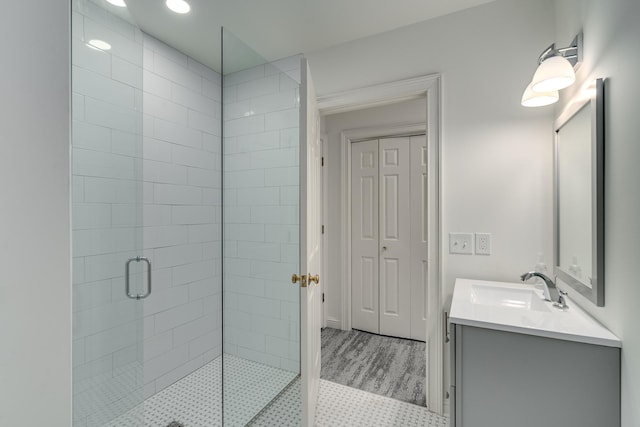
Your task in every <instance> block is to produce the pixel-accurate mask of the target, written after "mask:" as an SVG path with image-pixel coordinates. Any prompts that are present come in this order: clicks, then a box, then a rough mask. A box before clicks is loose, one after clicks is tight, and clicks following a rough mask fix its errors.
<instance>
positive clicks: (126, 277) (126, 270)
mask: <svg viewBox="0 0 640 427" xmlns="http://www.w3.org/2000/svg"><path fill="white" fill-rule="evenodd" d="M133 261H135V262H140V261H144V262H146V263H147V292H145V293H144V294H132V293H131V287H130V282H129V264H131V263H132V262H133ZM124 286H125V291H126V293H127V297H129V298H131V299H144V298H146V297H148V296H149V295H151V261H149V258H145V257H141V256H138V257H135V258H129V259H128V260H127V263H126V264H125V267H124Z"/></svg>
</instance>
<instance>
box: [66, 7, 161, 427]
mask: <svg viewBox="0 0 640 427" xmlns="http://www.w3.org/2000/svg"><path fill="white" fill-rule="evenodd" d="M142 59H143V55H142V34H141V32H140V31H139V30H138V29H137V28H136V26H135V25H133V24H132V20H131V18H130V17H129V15H128V12H127V9H126V8H120V7H116V6H112V5H110V4H109V3H106V2H93V1H88V0H74V1H72V92H73V97H72V99H73V101H72V102H73V104H72V110H73V127H72V143H71V145H72V148H71V150H72V230H73V231H72V241H73V244H72V251H73V362H72V363H73V425H74V426H83V427H84V426H87V427H89V426H103V425H108V424H109V423H110V422H112V421H113V420H115V419H116V418H118V417H120V416H122V415H123V414H128V416H129V417H130V418H129V421H128V424H127V425H131V426H135V425H139V423H140V422H141V416H142V409H141V406H140V403H141V402H142V399H143V386H144V376H143V374H144V372H143V347H142V337H143V326H142V325H143V324H142V319H143V305H142V299H137V298H138V297H142V296H144V295H145V294H146V293H147V292H148V291H149V287H148V286H149V282H148V280H149V279H150V278H149V276H148V272H149V269H148V267H147V265H146V262H145V261H144V260H143V259H141V258H138V257H140V256H142V246H143V245H142V240H143V239H142V232H143V230H142V227H141V226H142V214H143V212H142V192H143V177H142V158H141V155H142V123H143V121H142V114H141V101H142V96H141V95H142ZM128 261H129V262H128ZM127 262H128V265H129V275H128V277H127V276H126V275H125V271H126V265H127ZM127 278H128V279H129V280H128V285H129V287H128V289H127V286H126V285H127ZM127 292H128V294H129V296H127Z"/></svg>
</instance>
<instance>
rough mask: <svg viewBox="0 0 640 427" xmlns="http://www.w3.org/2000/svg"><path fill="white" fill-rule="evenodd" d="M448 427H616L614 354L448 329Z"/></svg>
mask: <svg viewBox="0 0 640 427" xmlns="http://www.w3.org/2000/svg"><path fill="white" fill-rule="evenodd" d="M450 343H451V393H450V413H451V421H450V425H451V427H618V426H620V349H619V348H615V347H606V346H601V345H593V344H585V343H579V342H573V341H565V340H561V339H554V338H546V337H540V336H533V335H526V334H522V333H514V332H505V331H498V330H492V329H485V328H480V327H474V326H465V325H459V324H455V323H452V324H451V341H450Z"/></svg>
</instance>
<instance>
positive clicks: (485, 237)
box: [476, 233, 491, 255]
mask: <svg viewBox="0 0 640 427" xmlns="http://www.w3.org/2000/svg"><path fill="white" fill-rule="evenodd" d="M476 255H491V233H476Z"/></svg>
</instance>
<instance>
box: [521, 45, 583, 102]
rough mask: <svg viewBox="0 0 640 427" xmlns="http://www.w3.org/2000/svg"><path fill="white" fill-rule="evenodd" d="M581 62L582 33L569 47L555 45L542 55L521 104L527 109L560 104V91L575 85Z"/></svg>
mask: <svg viewBox="0 0 640 427" xmlns="http://www.w3.org/2000/svg"><path fill="white" fill-rule="evenodd" d="M580 62H582V33H580V34H578V35H577V36H576V37H575V38H574V39H573V41H572V42H571V45H569V46H567V47H563V48H559V49H557V48H556V44H555V43H553V44H552V45H551V46H549V47H548V48H546V49H545V50H544V52H542V54H540V57H539V58H538V69H537V70H536V72H535V74H534V75H533V79H532V80H531V83H529V85H528V86H527V88H526V89H525V91H524V94H523V95H522V100H521V101H520V103H521V104H522V105H523V106H525V107H542V106H544V105H550V104H553V103H555V102H558V99H560V95H559V93H558V91H559V90H562V89H564V88H567V87H569V86H571V85H572V84H573V83H575V81H576V73H575V68H576V66H577V65H578V64H579V63H580Z"/></svg>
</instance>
